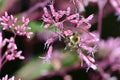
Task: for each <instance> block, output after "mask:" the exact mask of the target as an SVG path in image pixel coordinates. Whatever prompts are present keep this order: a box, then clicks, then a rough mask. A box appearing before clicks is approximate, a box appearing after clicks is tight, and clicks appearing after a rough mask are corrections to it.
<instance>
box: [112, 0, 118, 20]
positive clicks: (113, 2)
mask: <svg viewBox="0 0 120 80" xmlns="http://www.w3.org/2000/svg"><path fill="white" fill-rule="evenodd" d="M110 3H111V5H112V6H113V7H114V9H115V11H116V15H117V16H118V20H120V1H119V0H110Z"/></svg>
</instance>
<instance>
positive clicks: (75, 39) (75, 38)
mask: <svg viewBox="0 0 120 80" xmlns="http://www.w3.org/2000/svg"><path fill="white" fill-rule="evenodd" d="M67 39H68V40H67V46H66V47H67V48H70V49H74V48H77V47H78V46H77V45H78V43H79V42H80V36H79V34H78V33H77V32H75V33H73V34H72V35H70V36H68V38H67Z"/></svg>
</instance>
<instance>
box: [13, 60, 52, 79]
mask: <svg viewBox="0 0 120 80" xmlns="http://www.w3.org/2000/svg"><path fill="white" fill-rule="evenodd" d="M50 69H52V65H51V64H50V63H43V61H42V60H40V59H39V58H38V59H32V60H30V61H29V62H28V63H27V64H26V65H24V66H23V67H22V68H21V69H20V70H19V71H17V73H16V74H15V76H16V77H20V78H21V79H23V80H33V79H35V78H37V77H39V76H41V75H42V74H43V73H45V72H47V71H49V70H50Z"/></svg>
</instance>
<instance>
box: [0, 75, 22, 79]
mask: <svg viewBox="0 0 120 80" xmlns="http://www.w3.org/2000/svg"><path fill="white" fill-rule="evenodd" d="M0 80H15V77H14V76H13V77H11V78H8V75H6V76H5V77H3V78H2V79H0ZM18 80H21V79H18Z"/></svg>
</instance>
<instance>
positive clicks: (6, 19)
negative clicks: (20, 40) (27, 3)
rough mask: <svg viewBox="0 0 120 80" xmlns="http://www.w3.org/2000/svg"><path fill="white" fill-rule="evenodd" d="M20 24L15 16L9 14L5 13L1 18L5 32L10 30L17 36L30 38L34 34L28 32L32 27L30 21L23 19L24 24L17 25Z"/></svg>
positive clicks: (0, 22)
mask: <svg viewBox="0 0 120 80" xmlns="http://www.w3.org/2000/svg"><path fill="white" fill-rule="evenodd" d="M18 22H19V21H18V19H17V18H14V17H13V15H10V16H9V15H8V13H7V12H5V15H4V16H2V17H0V24H1V25H2V26H3V30H6V29H10V30H11V31H12V32H13V33H14V34H15V35H20V36H26V37H27V38H30V35H31V34H32V32H27V31H28V30H30V27H29V26H28V23H29V19H28V18H25V17H22V24H21V25H17V24H18Z"/></svg>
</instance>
